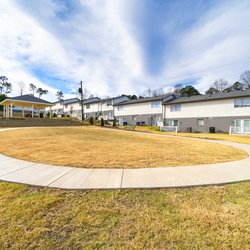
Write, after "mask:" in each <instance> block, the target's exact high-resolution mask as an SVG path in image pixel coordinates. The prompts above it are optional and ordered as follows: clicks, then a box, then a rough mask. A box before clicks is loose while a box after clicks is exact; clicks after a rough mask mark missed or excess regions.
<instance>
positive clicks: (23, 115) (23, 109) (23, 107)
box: [23, 107, 24, 117]
mask: <svg viewBox="0 0 250 250" xmlns="http://www.w3.org/2000/svg"><path fill="white" fill-rule="evenodd" d="M23 117H24V107H23Z"/></svg>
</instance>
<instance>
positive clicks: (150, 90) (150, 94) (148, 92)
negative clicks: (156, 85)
mask: <svg viewBox="0 0 250 250" xmlns="http://www.w3.org/2000/svg"><path fill="white" fill-rule="evenodd" d="M152 94H153V90H152V89H150V88H148V89H147V90H145V91H144V92H143V93H142V94H141V95H142V96H143V97H151V96H152Z"/></svg>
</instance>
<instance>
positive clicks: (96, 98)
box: [83, 97, 101, 104]
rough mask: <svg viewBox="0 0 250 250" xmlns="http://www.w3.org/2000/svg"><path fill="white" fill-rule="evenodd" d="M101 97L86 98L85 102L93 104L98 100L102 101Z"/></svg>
mask: <svg viewBox="0 0 250 250" xmlns="http://www.w3.org/2000/svg"><path fill="white" fill-rule="evenodd" d="M100 101H101V99H100V98H99V97H91V98H89V99H85V100H84V102H83V103H84V104H91V103H96V102H100Z"/></svg>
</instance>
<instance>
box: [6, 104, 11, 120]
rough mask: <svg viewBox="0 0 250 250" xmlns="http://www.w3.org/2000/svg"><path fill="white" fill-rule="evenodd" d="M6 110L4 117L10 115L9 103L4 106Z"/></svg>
mask: <svg viewBox="0 0 250 250" xmlns="http://www.w3.org/2000/svg"><path fill="white" fill-rule="evenodd" d="M6 111H7V114H6V117H10V106H9V104H8V105H7V106H6Z"/></svg>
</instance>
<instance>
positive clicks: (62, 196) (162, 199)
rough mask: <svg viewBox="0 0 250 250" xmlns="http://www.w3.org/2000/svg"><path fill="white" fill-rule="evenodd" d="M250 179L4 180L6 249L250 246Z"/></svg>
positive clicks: (0, 240)
mask: <svg viewBox="0 0 250 250" xmlns="http://www.w3.org/2000/svg"><path fill="white" fill-rule="evenodd" d="M249 197H250V182H246V183H240V184H234V185H225V186H220V187H197V188H187V189H156V190H113V191H112V190H108V191H63V190H55V189H48V188H47V189H46V188H32V187H27V186H24V185H16V184H9V183H0V214H1V219H0V249H53V250H54V249H220V250H221V249H242V250H243V249H250V241H249V235H250V199H249Z"/></svg>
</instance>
